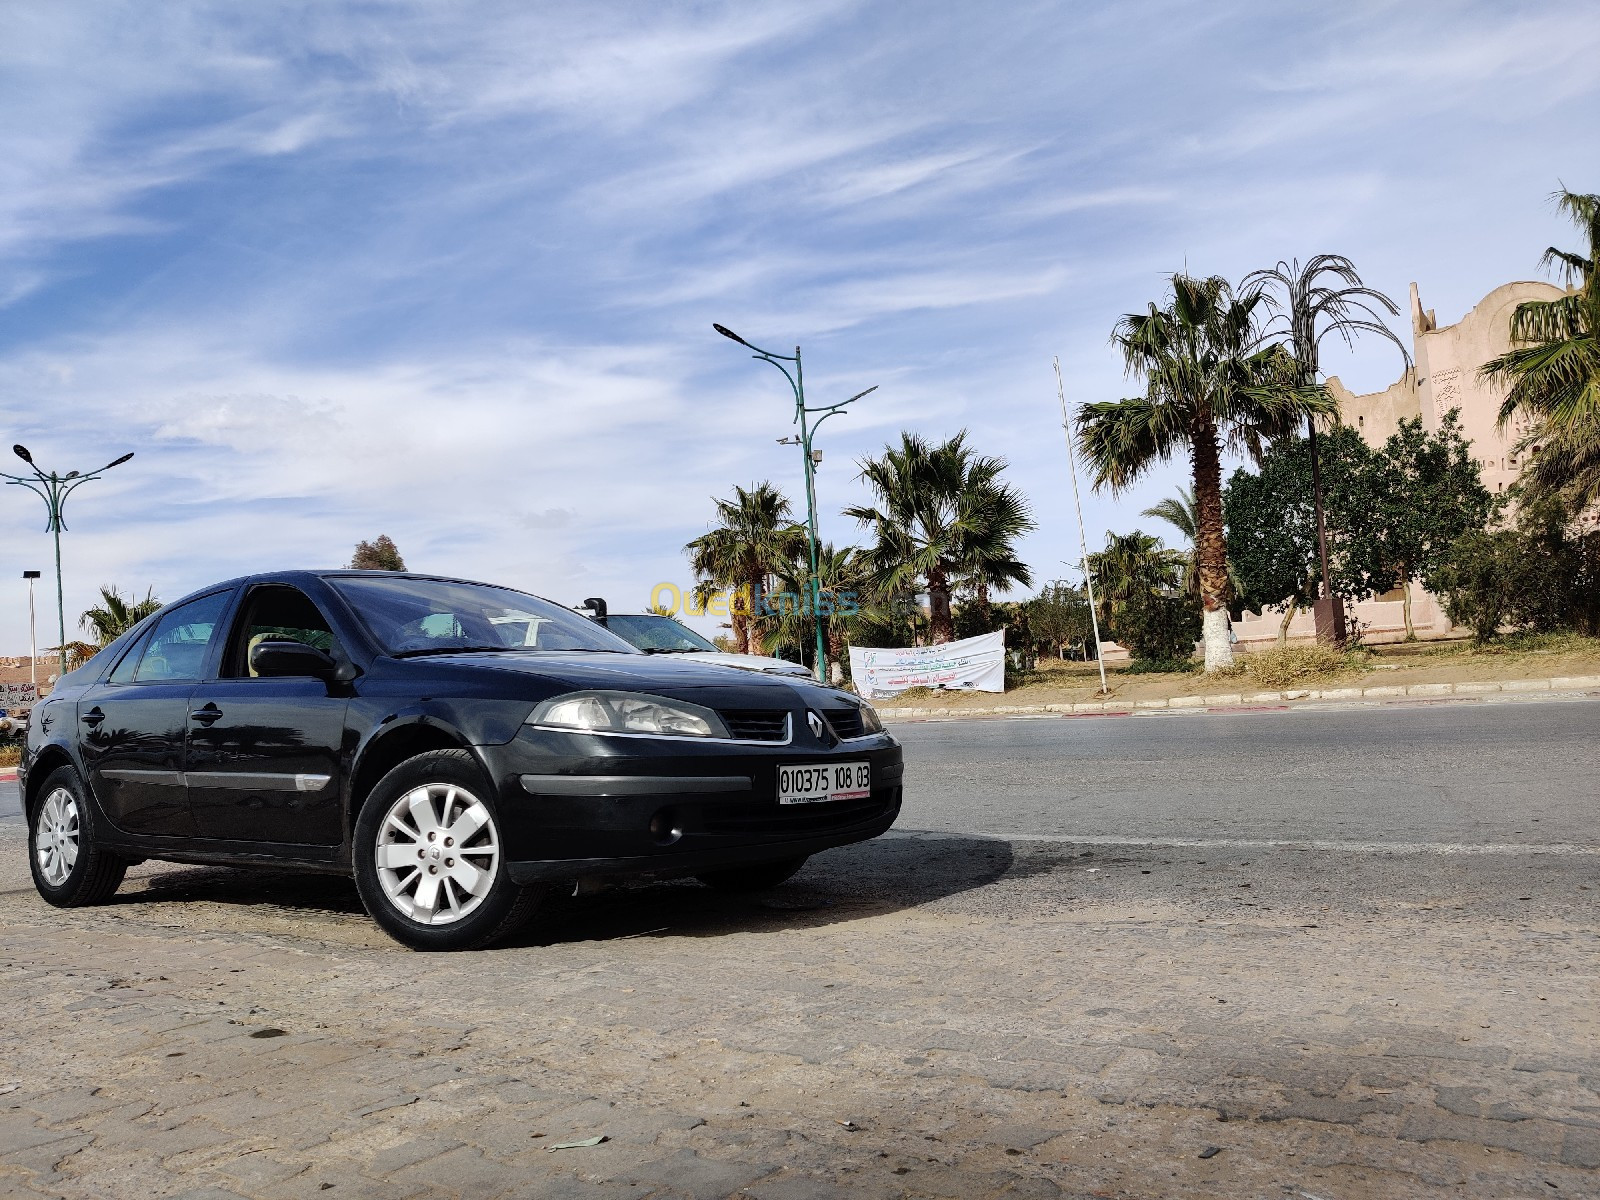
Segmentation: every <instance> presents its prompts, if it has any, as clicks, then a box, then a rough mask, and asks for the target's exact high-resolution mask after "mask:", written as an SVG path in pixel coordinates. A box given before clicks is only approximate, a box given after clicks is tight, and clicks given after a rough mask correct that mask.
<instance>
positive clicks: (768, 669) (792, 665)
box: [652, 650, 811, 679]
mask: <svg viewBox="0 0 1600 1200" xmlns="http://www.w3.org/2000/svg"><path fill="white" fill-rule="evenodd" d="M652 657H656V656H654V655H652ZM660 657H663V658H669V657H670V658H676V659H688V660H690V661H692V662H703V663H711V664H712V665H713V666H721V667H738V668H739V669H740V670H741V671H761V672H762V673H764V674H767V675H791V676H794V677H795V678H797V679H809V678H810V677H811V672H810V671H808V670H806V669H805V668H804V667H803V666H801V665H800V664H799V663H797V662H790V661H789V660H788V659H786V658H770V657H768V656H766V655H761V654H725V653H723V652H722V651H721V650H690V651H687V652H686V653H682V654H677V653H674V654H671V655H661V656H660Z"/></svg>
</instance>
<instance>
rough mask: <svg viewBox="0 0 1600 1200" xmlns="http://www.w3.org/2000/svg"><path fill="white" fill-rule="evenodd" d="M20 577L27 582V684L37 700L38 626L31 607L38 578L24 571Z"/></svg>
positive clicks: (33, 573)
mask: <svg viewBox="0 0 1600 1200" xmlns="http://www.w3.org/2000/svg"><path fill="white" fill-rule="evenodd" d="M22 577H23V578H24V579H26V580H27V581H28V682H29V683H31V684H32V685H33V698H34V700H35V701H37V700H38V699H39V626H38V621H37V620H36V618H35V615H34V607H33V581H34V580H35V579H37V578H39V572H37V571H24V572H23V573H22Z"/></svg>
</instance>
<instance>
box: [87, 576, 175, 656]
mask: <svg viewBox="0 0 1600 1200" xmlns="http://www.w3.org/2000/svg"><path fill="white" fill-rule="evenodd" d="M160 607H161V601H159V600H157V599H156V594H155V589H154V588H149V589H147V590H146V591H145V594H144V599H143V600H135V599H134V598H133V597H132V596H123V595H122V593H121V592H119V591H118V590H117V589H116V588H115V587H113V586H111V585H110V584H105V585H102V586H101V588H100V603H99V604H97V605H95V606H94V607H93V608H91V609H88V610H86V611H85V612H84V614H83V616H82V617H80V618H79V620H78V624H79V625H80V626H81V627H82V628H83V630H84V631H85V632H86V633H91V634H93V635H94V637H95V641H96V643H97V644H98V647H99V648H104V647H106V646H109V645H110V644H111V643H112V642H113V641H114V640H115V639H117V638H119V637H121V636H122V635H123V634H124V633H127V632H128V630H130V629H132V628H133V627H134V626H135V625H137V624H138V623H139V622H140V621H142V620H144V619H145V618H146V617H148V616H149V615H150V614H151V613H153V612H155V611H156V610H157V609H158V608H160Z"/></svg>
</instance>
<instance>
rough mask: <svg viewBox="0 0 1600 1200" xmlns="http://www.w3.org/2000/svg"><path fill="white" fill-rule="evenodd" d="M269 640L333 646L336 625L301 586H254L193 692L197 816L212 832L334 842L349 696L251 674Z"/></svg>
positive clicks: (339, 827)
mask: <svg viewBox="0 0 1600 1200" xmlns="http://www.w3.org/2000/svg"><path fill="white" fill-rule="evenodd" d="M266 640H277V641H284V640H287V641H296V642H303V643H305V644H307V645H310V646H315V647H316V648H317V649H319V650H324V651H327V652H329V653H337V647H336V646H335V642H334V634H333V629H332V626H331V625H330V624H329V623H328V620H327V618H326V617H324V616H323V614H322V612H321V611H320V610H319V609H318V608H317V606H316V604H315V603H313V601H312V600H311V598H310V597H309V596H307V595H306V594H305V593H304V592H302V591H301V590H300V589H298V588H294V587H289V586H287V585H284V584H260V585H257V586H255V587H253V588H251V589H250V591H249V592H248V593H247V594H246V595H245V597H244V599H243V602H242V603H241V604H240V605H239V608H238V616H237V617H236V618H235V620H234V622H233V627H232V630H231V631H230V632H229V634H228V640H227V642H226V643H225V645H224V649H223V653H222V655H221V657H220V659H219V663H218V670H217V672H216V676H215V677H214V678H211V679H208V680H206V681H204V682H202V683H201V684H200V685H199V686H198V687H197V688H196V689H195V691H194V694H193V695H192V696H191V697H190V699H191V705H190V714H189V720H190V724H189V748H188V757H187V760H186V761H187V766H186V768H185V771H186V774H187V777H188V781H189V803H190V806H191V808H192V809H193V811H194V816H195V822H196V824H197V825H198V826H199V830H200V835H201V836H202V837H207V838H226V839H228V840H229V841H246V842H276V843H280V844H282V843H288V844H297V845H319V846H336V845H338V844H339V843H340V842H341V841H342V840H343V836H344V822H343V809H342V807H341V805H340V801H339V798H340V795H341V794H342V784H343V771H344V766H343V761H344V752H345V710H346V708H347V707H348V706H349V701H348V699H347V698H346V697H344V696H341V695H332V694H330V689H329V685H328V683H327V682H326V681H324V680H321V679H312V678H304V679H300V678H282V677H273V678H261V677H258V676H256V675H254V674H253V673H252V670H251V667H250V651H251V649H252V648H254V647H255V646H256V645H258V644H260V643H261V642H262V641H266Z"/></svg>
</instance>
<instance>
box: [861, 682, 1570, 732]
mask: <svg viewBox="0 0 1600 1200" xmlns="http://www.w3.org/2000/svg"><path fill="white" fill-rule="evenodd" d="M1597 690H1600V675H1558V676H1556V677H1554V678H1551V679H1507V680H1504V681H1502V682H1500V683H1490V682H1482V683H1413V684H1410V685H1408V686H1407V685H1395V684H1391V685H1387V686H1385V685H1379V686H1376V687H1365V688H1356V687H1341V688H1321V689H1317V688H1287V689H1285V690H1283V691H1279V692H1221V693H1217V694H1214V695H1205V696H1174V697H1172V698H1171V699H1167V700H1116V699H1112V700H1083V701H1079V702H1078V703H1076V704H999V705H994V706H993V707H988V708H966V707H961V708H954V707H946V708H879V709H878V715H879V716H881V717H882V718H883V719H884V720H885V721H907V720H911V721H914V720H918V719H922V718H927V717H1024V716H1052V717H1069V716H1070V717H1080V716H1107V717H1126V716H1132V715H1133V714H1135V713H1142V712H1147V711H1156V710H1161V709H1167V710H1172V709H1178V710H1187V711H1190V712H1253V711H1263V710H1275V709H1283V708H1288V707H1289V706H1290V705H1291V704H1297V703H1304V702H1306V701H1311V700H1316V701H1330V700H1332V701H1347V702H1348V701H1393V700H1404V699H1410V698H1416V699H1439V698H1441V697H1445V696H1463V697H1470V698H1472V699H1478V698H1481V697H1484V696H1488V695H1493V694H1496V693H1510V694H1513V695H1539V694H1544V695H1549V694H1552V693H1556V692H1561V693H1570V692H1593V691H1597Z"/></svg>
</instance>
